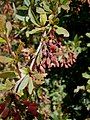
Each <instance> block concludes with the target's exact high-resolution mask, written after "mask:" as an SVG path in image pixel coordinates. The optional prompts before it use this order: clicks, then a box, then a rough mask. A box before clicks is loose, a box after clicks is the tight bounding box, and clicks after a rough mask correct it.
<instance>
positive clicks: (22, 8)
mask: <svg viewBox="0 0 90 120" xmlns="http://www.w3.org/2000/svg"><path fill="white" fill-rule="evenodd" d="M17 10H28V7H27V6H18V7H17Z"/></svg>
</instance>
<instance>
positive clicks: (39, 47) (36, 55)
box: [30, 42, 42, 71]
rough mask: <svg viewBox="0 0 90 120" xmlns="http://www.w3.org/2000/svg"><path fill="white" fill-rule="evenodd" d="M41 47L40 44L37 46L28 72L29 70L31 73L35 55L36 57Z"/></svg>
mask: <svg viewBox="0 0 90 120" xmlns="http://www.w3.org/2000/svg"><path fill="white" fill-rule="evenodd" d="M41 46H42V42H40V44H39V46H38V48H37V51H36V53H35V56H34V58H33V60H32V62H31V64H30V70H31V71H32V68H33V65H34V62H35V60H36V57H37V55H38V53H39V51H40V49H41Z"/></svg>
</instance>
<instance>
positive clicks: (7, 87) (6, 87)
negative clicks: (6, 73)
mask: <svg viewBox="0 0 90 120" xmlns="http://www.w3.org/2000/svg"><path fill="white" fill-rule="evenodd" d="M14 84H15V83H14V82H12V81H9V80H8V79H7V80H6V81H5V84H2V83H1V84H0V90H4V91H5V90H10V89H12V87H13V85H14Z"/></svg>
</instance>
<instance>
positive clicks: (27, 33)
mask: <svg viewBox="0 0 90 120" xmlns="http://www.w3.org/2000/svg"><path fill="white" fill-rule="evenodd" d="M41 31H42V28H35V29H33V30H31V31H27V32H26V36H27V37H28V36H29V34H35V33H38V32H41Z"/></svg>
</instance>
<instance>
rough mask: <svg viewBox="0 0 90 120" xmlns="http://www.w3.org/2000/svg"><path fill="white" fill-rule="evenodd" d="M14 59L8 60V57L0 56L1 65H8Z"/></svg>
mask: <svg viewBox="0 0 90 120" xmlns="http://www.w3.org/2000/svg"><path fill="white" fill-rule="evenodd" d="M13 61H14V59H12V58H10V57H6V56H0V62H1V63H5V64H6V63H10V62H13Z"/></svg>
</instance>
